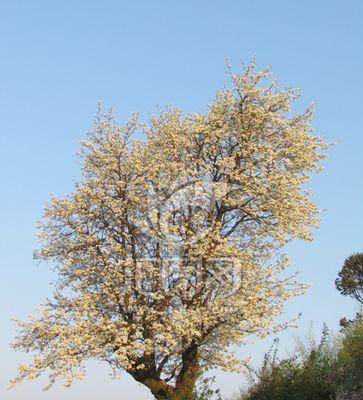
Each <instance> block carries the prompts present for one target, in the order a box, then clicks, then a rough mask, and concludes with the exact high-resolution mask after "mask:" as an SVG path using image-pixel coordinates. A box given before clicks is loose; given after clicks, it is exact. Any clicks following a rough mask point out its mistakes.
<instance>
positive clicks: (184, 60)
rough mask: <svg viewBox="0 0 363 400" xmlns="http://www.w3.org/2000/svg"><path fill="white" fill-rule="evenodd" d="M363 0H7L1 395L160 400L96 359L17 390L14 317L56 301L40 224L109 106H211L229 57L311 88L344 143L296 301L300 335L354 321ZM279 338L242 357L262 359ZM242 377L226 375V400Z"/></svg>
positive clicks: (361, 192)
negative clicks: (350, 266) (83, 371)
mask: <svg viewBox="0 0 363 400" xmlns="http://www.w3.org/2000/svg"><path fill="white" fill-rule="evenodd" d="M362 19H363V2H361V1H359V0H350V1H345V2H343V1H336V0H335V1H334V0H330V1H327V0H326V1H324V0H320V1H316V0H315V1H311V0H305V1H300V2H299V1H291V0H285V1H281V0H274V1H268V0H264V1H246V0H245V1H243V0H240V1H238V0H235V1H230V0H224V1H213V0H212V1H211V0H209V1H205V0H199V1H185V0H184V1H176V0H174V1H166V0H165V1H158V0H153V1H147V0H144V1H133V2H131V1H122V0H120V1H116V0H115V1H111V0H103V1H93V0H87V1H86V0H83V1H82V0H78V1H70V0H63V1H39V0H32V1H26V0H23V1H19V0H2V1H0V56H1V62H0V152H1V156H0V178H1V196H0V213H1V232H0V237H1V239H0V251H1V258H0V265H1V280H0V307H1V322H0V363H1V371H2V372H1V376H0V397H1V399H4V400H25V399H26V400H35V399H37V400H38V399H40V400H43V399H44V400H58V399H62V400H65V399H66V400H86V399H87V400H96V399H99V398H100V397H101V396H106V397H107V399H108V400H113V399H115V400H116V399H118V400H119V399H135V400H147V399H151V396H150V395H149V394H148V392H147V390H145V389H144V388H142V387H141V386H139V385H138V384H136V383H135V382H133V381H131V379H130V378H128V377H127V376H126V375H124V376H123V377H122V379H121V380H120V381H111V380H110V378H109V376H108V370H107V368H105V367H103V366H100V365H98V364H96V363H91V364H90V368H89V375H88V377H87V378H86V379H85V381H83V382H82V383H80V384H77V385H75V386H74V387H73V388H71V389H63V388H62V387H61V386H59V385H57V386H56V387H55V388H54V389H52V390H51V391H48V392H41V388H42V385H44V380H41V381H39V382H34V383H29V384H28V383H26V384H23V385H22V386H20V387H19V388H17V389H15V390H13V391H11V392H6V391H5V389H4V388H5V386H6V383H7V381H8V379H9V378H10V377H11V376H13V375H14V373H15V366H16V364H17V362H19V361H21V360H24V359H25V356H24V355H22V354H17V353H14V352H12V351H11V350H9V348H8V343H9V342H10V341H11V338H12V336H13V335H14V325H13V324H12V323H11V322H10V318H11V317H12V316H17V317H20V318H24V317H25V316H26V315H28V314H29V313H30V312H31V307H32V306H35V305H38V304H39V303H41V302H42V301H43V300H44V298H45V297H46V296H48V295H50V294H51V286H50V285H49V281H50V280H51V279H52V275H51V273H50V272H49V270H48V269H47V266H46V265H42V266H39V267H36V266H35V262H34V261H33V260H32V250H33V248H34V247H35V245H36V235H35V223H36V220H37V219H38V218H39V217H40V216H41V213H42V209H43V207H44V204H45V202H46V201H47V200H48V199H49V193H50V192H53V193H56V194H60V195H61V194H66V193H68V192H70V191H71V189H72V178H73V177H75V176H77V175H78V169H79V167H78V165H77V158H76V152H77V150H78V146H79V141H80V140H81V139H82V138H83V137H84V133H85V132H86V131H87V130H88V129H89V128H90V126H91V124H92V119H93V116H94V114H95V112H96V108H97V103H98V102H99V101H100V102H102V103H103V104H104V105H106V106H109V105H112V106H113V107H114V109H115V113H116V115H117V117H118V120H119V121H122V120H124V119H125V118H126V117H127V115H128V114H129V113H130V112H131V111H139V112H140V113H141V117H142V118H143V119H144V120H145V119H146V118H147V117H148V115H149V113H150V112H154V111H155V110H156V109H157V106H160V107H164V106H165V105H167V104H170V103H171V104H174V105H178V106H181V107H183V108H184V109H185V110H186V111H201V110H205V108H206V104H207V103H208V102H209V101H210V100H211V98H212V96H213V93H214V91H215V90H216V89H217V88H218V87H220V86H221V85H222V83H223V82H224V81H225V80H226V74H225V69H226V68H225V64H224V60H225V58H228V60H229V61H230V63H232V65H234V67H235V68H236V69H238V67H239V64H240V62H243V61H244V62H247V61H248V60H249V59H250V58H251V57H252V56H253V55H256V57H257V63H258V65H259V66H262V67H263V66H265V65H266V64H270V65H271V66H272V68H273V71H274V74H275V76H276V77H277V78H278V79H279V80H280V82H281V83H282V85H288V86H294V87H300V88H301V89H302V91H303V96H302V100H301V101H300V102H299V105H298V106H299V107H301V106H302V105H303V104H307V103H309V102H310V101H314V102H315V103H316V107H315V120H314V126H315V128H316V131H317V133H319V134H324V135H327V136H328V137H329V139H330V140H334V141H337V142H338V145H337V146H336V147H335V148H333V149H331V151H330V158H329V160H327V161H326V162H325V168H326V170H325V172H324V173H323V174H321V175H319V176H318V177H316V179H314V182H313V184H312V190H313V192H314V198H315V199H316V201H317V202H318V204H319V205H320V206H321V207H322V208H325V209H326V211H325V212H324V213H323V215H322V218H323V221H322V224H321V228H320V230H319V231H318V232H316V234H315V239H316V240H315V242H313V243H302V242H298V243H295V244H294V245H292V246H290V249H289V250H290V255H291V257H292V268H293V269H294V270H296V269H298V270H300V271H301V279H302V280H305V281H307V282H310V283H312V284H313V287H312V289H311V290H310V291H309V293H308V294H307V295H306V296H304V297H301V298H299V299H295V300H293V301H291V302H290V303H289V305H288V307H287V316H291V315H294V314H296V313H297V312H299V311H301V312H302V313H303V316H302V319H301V321H300V328H299V329H298V330H295V331H288V332H286V333H284V334H283V335H281V338H282V349H285V348H286V349H291V348H292V346H293V340H292V337H293V335H294V334H297V333H303V332H305V331H306V330H307V327H308V325H309V323H310V321H313V322H314V324H315V327H316V330H317V331H319V329H320V328H321V326H322V323H323V322H324V321H326V322H327V324H328V326H329V327H330V328H331V329H337V326H338V321H339V318H341V317H342V316H350V315H353V313H354V303H353V302H352V301H350V300H349V299H345V298H343V297H341V296H340V295H339V294H338V293H337V292H336V290H335V289H334V278H335V276H336V273H337V271H338V269H339V268H340V266H341V264H342V261H343V260H344V258H345V257H346V256H348V255H349V254H351V253H352V252H354V251H357V250H363V243H362V215H363V201H362V200H363V189H362V183H363V182H362V177H363V176H362V175H363V172H362V171H363V159H362V149H363V139H362V125H363V123H362V119H363V111H362V109H363V101H362V94H363V78H362V71H363V49H362V42H363V24H362ZM269 344H270V341H269V340H267V341H264V342H257V343H256V344H255V345H254V346H250V347H248V348H243V349H240V350H239V353H240V354H241V355H252V356H253V357H254V359H255V360H256V362H258V360H260V358H261V355H262V354H263V352H264V351H265V350H266V349H267V348H268V346H269ZM241 382H242V377H241V376H237V375H233V374H224V373H219V372H218V373H217V383H218V386H220V387H221V388H222V390H223V392H224V393H226V394H229V393H231V392H232V391H233V390H237V388H238V386H239V385H240V383H241Z"/></svg>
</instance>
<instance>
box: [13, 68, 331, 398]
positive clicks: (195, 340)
mask: <svg viewBox="0 0 363 400" xmlns="http://www.w3.org/2000/svg"><path fill="white" fill-rule="evenodd" d="M269 74H270V72H269V70H267V71H256V69H255V66H254V65H253V64H250V65H248V66H247V67H246V68H245V70H244V71H243V72H242V73H237V74H235V73H232V72H230V77H231V82H232V85H231V87H225V88H224V89H222V90H220V91H218V92H217V94H216V97H215V98H214V100H213V101H212V103H211V104H210V105H209V107H208V111H207V112H206V113H204V114H203V113H194V114H188V115H184V114H183V113H182V111H181V110H180V109H178V108H168V109H167V110H166V111H165V112H161V113H160V114H159V115H157V116H155V117H152V118H151V120H150V123H149V124H147V125H145V124H141V123H140V122H139V121H138V119H137V117H136V115H132V116H131V118H130V119H129V121H128V122H127V123H126V124H125V125H119V124H118V123H117V122H116V121H115V119H114V118H113V116H112V114H111V113H110V114H104V113H103V112H102V111H100V112H99V113H98V115H97V117H96V119H95V124H94V127H93V129H92V130H91V131H90V132H89V133H88V135H87V138H86V140H85V141H84V142H82V145H81V146H82V147H81V157H82V173H83V177H82V179H81V180H80V181H78V182H77V183H76V186H75V190H74V192H73V193H71V194H70V195H69V196H67V197H65V198H57V197H52V200H51V203H50V204H49V205H48V206H47V208H46V209H45V212H44V218H43V220H42V222H41V223H40V224H39V235H40V240H41V247H40V248H39V249H38V251H36V252H35V258H36V259H39V260H44V261H49V262H51V263H52V264H53V265H54V266H55V269H56V270H57V272H58V280H57V284H56V289H55V292H54V298H53V299H51V300H49V301H47V302H46V303H45V304H43V305H42V306H41V307H39V309H38V315H36V316H34V317H31V318H30V320H29V321H27V322H19V333H18V336H17V338H16V340H15V343H14V347H15V348H16V349H20V350H25V351H31V352H33V353H34V358H33V361H32V362H31V363H30V364H27V365H21V366H20V367H19V375H18V377H17V378H15V380H14V382H13V383H16V382H18V381H20V380H22V379H24V378H27V379H34V378H37V377H38V376H39V374H40V373H43V372H45V371H49V377H50V383H52V382H53V381H54V380H55V379H57V378H64V379H65V381H66V384H71V382H72V381H73V380H74V379H78V378H81V377H82V376H83V375H84V373H85V370H84V362H85V361H86V360H87V359H90V358H92V359H98V360H102V361H106V362H107V363H109V365H110V366H111V367H112V368H113V370H114V372H115V373H116V374H117V373H120V372H122V371H126V372H128V373H129V374H131V375H132V376H133V377H134V378H135V380H137V381H138V382H141V383H143V384H144V385H146V386H147V387H148V388H149V389H150V390H151V392H152V393H153V395H154V396H155V397H156V398H157V399H177V400H178V399H179V400H181V399H184V400H186V399H188V398H189V397H190V395H191V394H192V392H193V386H194V384H195V381H196V379H197V378H198V376H199V375H200V374H201V373H202V372H203V371H204V370H206V369H208V368H212V367H221V368H223V369H226V370H237V369H238V368H239V367H240V366H241V365H242V364H243V361H240V360H238V359H236V358H235V357H234V355H233V352H231V351H230V350H229V348H230V346H231V345H240V344H243V343H244V342H245V340H246V338H247V337H248V336H249V335H256V336H259V337H264V336H266V335H268V334H270V333H271V332H276V331H278V330H280V329H282V328H284V327H285V326H286V325H285V323H278V322H276V320H277V317H279V316H280V315H281V314H282V312H283V306H284V302H285V300H286V299H288V298H290V297H292V296H296V295H299V294H301V293H302V292H303V291H304V290H305V286H304V285H302V284H301V283H299V282H297V281H296V278H295V276H290V277H288V276H287V275H286V274H285V275H283V276H282V275H281V272H282V271H283V270H284V269H285V268H286V266H287V265H288V262H287V257H286V256H285V255H284V253H283V251H282V249H283V247H284V246H285V245H286V244H287V243H288V242H289V241H291V240H293V239H296V238H301V239H305V240H311V239H312V235H311V228H312V227H316V226H317V224H318V215H317V214H318V208H317V206H316V205H315V204H314V203H313V202H312V201H311V200H310V198H309V192H308V191H307V190H306V184H307V183H308V181H309V179H310V175H311V173H313V172H317V171H320V166H319V164H320V161H321V159H322V158H324V157H325V156H324V153H325V152H324V150H325V149H326V148H327V145H326V143H325V142H324V139H323V138H322V137H318V136H315V135H314V134H313V133H312V128H311V126H310V122H311V118H312V110H311V108H308V109H307V110H305V111H303V112H301V113H297V114H293V113H292V112H291V104H292V102H293V101H294V100H295V99H296V98H297V97H298V91H296V90H293V89H281V88H279V87H278V85H277V83H276V81H274V80H273V81H270V80H269V81H268V83H267V84H265V80H266V78H268V77H269ZM140 138H141V139H140Z"/></svg>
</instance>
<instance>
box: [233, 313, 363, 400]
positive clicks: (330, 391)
mask: <svg viewBox="0 0 363 400" xmlns="http://www.w3.org/2000/svg"><path fill="white" fill-rule="evenodd" d="M249 378H250V387H249V389H248V390H247V391H246V392H244V393H242V394H241V396H240V397H239V400H311V399H314V400H331V399H339V400H343V399H353V398H357V399H361V398H363V396H361V395H362V393H363V387H362V382H363V321H362V318H361V317H358V318H357V319H356V320H355V321H353V322H351V323H350V324H348V326H346V327H345V328H344V331H343V332H342V334H341V336H340V337H338V338H335V337H333V336H331V335H330V334H329V332H328V330H327V328H326V327H324V329H323V332H322V337H321V340H320V342H319V343H316V342H315V341H314V340H313V339H311V338H310V339H309V340H306V339H305V341H302V340H299V342H298V346H297V348H296V351H295V353H294V354H293V355H292V356H290V357H288V358H285V359H282V360H280V359H279V357H278V349H277V343H275V344H274V346H273V347H272V348H271V350H270V351H269V352H268V353H267V354H266V355H265V358H264V361H263V364H262V366H261V367H260V368H258V369H253V368H250V370H249ZM359 396H361V397H359Z"/></svg>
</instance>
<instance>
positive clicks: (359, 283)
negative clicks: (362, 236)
mask: <svg viewBox="0 0 363 400" xmlns="http://www.w3.org/2000/svg"><path fill="white" fill-rule="evenodd" d="M335 286H336V288H337V289H338V290H339V292H340V293H341V294H342V295H343V296H350V297H353V298H354V299H355V300H357V301H358V302H359V303H360V304H363V253H354V254H352V255H351V256H350V257H348V258H346V259H345V261H344V264H343V267H342V269H341V271H340V272H339V273H338V278H337V279H336V280H335Z"/></svg>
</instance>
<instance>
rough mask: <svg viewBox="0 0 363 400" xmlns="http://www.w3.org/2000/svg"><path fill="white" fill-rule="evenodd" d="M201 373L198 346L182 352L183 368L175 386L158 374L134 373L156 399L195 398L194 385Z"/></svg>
mask: <svg viewBox="0 0 363 400" xmlns="http://www.w3.org/2000/svg"><path fill="white" fill-rule="evenodd" d="M199 374H200V367H199V362H198V347H197V346H192V347H190V348H188V349H186V350H185V351H184V352H183V354H182V368H181V370H180V373H179V375H178V376H177V378H176V382H175V386H172V385H169V384H168V383H166V382H165V381H163V380H162V379H161V378H159V377H157V376H152V375H151V376H150V375H144V373H142V372H140V373H139V374H135V373H134V374H132V375H133V377H134V378H135V379H136V380H137V381H138V382H140V383H142V384H143V385H145V386H147V387H148V388H149V389H150V391H151V393H152V394H153V396H154V397H155V399H156V400H193V393H194V385H195V382H196V380H197V379H198V376H199Z"/></svg>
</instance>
